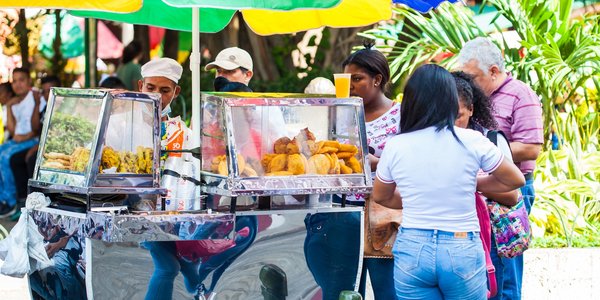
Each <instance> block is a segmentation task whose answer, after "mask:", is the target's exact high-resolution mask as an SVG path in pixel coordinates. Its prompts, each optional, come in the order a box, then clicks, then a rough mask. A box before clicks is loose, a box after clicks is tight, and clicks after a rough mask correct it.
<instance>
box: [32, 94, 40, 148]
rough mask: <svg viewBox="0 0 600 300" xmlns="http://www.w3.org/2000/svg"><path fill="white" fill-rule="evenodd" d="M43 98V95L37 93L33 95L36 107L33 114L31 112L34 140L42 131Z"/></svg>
mask: <svg viewBox="0 0 600 300" xmlns="http://www.w3.org/2000/svg"><path fill="white" fill-rule="evenodd" d="M41 96H42V95H40V94H39V93H37V92H34V94H33V99H34V100H35V105H34V106H33V112H31V132H32V133H33V136H32V138H33V137H35V136H37V135H39V134H40V132H41V130H42V123H41V122H40V119H41V118H40V103H41Z"/></svg>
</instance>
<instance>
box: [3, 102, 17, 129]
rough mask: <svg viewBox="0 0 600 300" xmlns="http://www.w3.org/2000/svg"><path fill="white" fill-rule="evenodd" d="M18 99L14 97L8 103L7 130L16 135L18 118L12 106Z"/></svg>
mask: <svg viewBox="0 0 600 300" xmlns="http://www.w3.org/2000/svg"><path fill="white" fill-rule="evenodd" d="M17 101H18V99H17V98H16V97H15V98H12V100H10V101H9V102H8V103H6V130H8V132H9V133H10V136H11V137H12V136H15V127H16V126H17V120H16V119H15V115H13V112H12V106H13V105H14V104H16V103H17Z"/></svg>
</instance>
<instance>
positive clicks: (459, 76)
mask: <svg viewBox="0 0 600 300" xmlns="http://www.w3.org/2000/svg"><path fill="white" fill-rule="evenodd" d="M452 75H453V76H454V80H455V81H456V90H457V91H458V99H459V101H462V103H463V104H464V105H465V106H467V107H472V108H473V115H472V116H471V118H470V119H469V126H468V127H469V128H471V129H476V130H479V128H477V127H483V128H486V129H489V130H494V129H496V128H497V127H498V123H496V120H495V119H494V116H493V115H492V112H493V108H492V103H491V102H490V98H489V97H487V96H486V95H485V94H484V93H483V91H482V90H481V88H479V86H478V85H477V84H476V83H475V81H474V80H473V77H472V76H471V75H469V74H467V73H465V72H462V71H456V72H452ZM480 131H481V130H480Z"/></svg>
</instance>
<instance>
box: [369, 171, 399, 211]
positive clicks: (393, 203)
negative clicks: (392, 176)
mask: <svg viewBox="0 0 600 300" xmlns="http://www.w3.org/2000/svg"><path fill="white" fill-rule="evenodd" d="M371 200H373V201H375V203H377V204H380V205H383V206H385V207H387V208H393V209H402V197H401V196H400V192H398V190H397V189H396V183H393V182H392V183H384V182H382V181H381V180H379V178H375V182H373V192H372V193H371Z"/></svg>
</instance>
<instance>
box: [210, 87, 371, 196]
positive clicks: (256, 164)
mask: <svg viewBox="0 0 600 300" xmlns="http://www.w3.org/2000/svg"><path fill="white" fill-rule="evenodd" d="M364 124H365V121H364V109H363V105H362V102H361V99H359V98H343V99H340V98H332V97H331V96H329V95H327V96H326V95H303V94H258V93H204V94H203V95H202V132H201V135H202V136H201V140H202V180H203V182H204V183H205V184H204V185H203V187H202V189H203V191H204V192H206V193H210V194H217V195H223V196H245V195H249V196H267V195H309V194H333V193H340V194H347V193H363V192H368V191H370V189H371V186H372V182H371V171H370V168H369V165H368V161H367V154H368V151H366V149H367V147H366V134H365V125H364Z"/></svg>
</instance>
